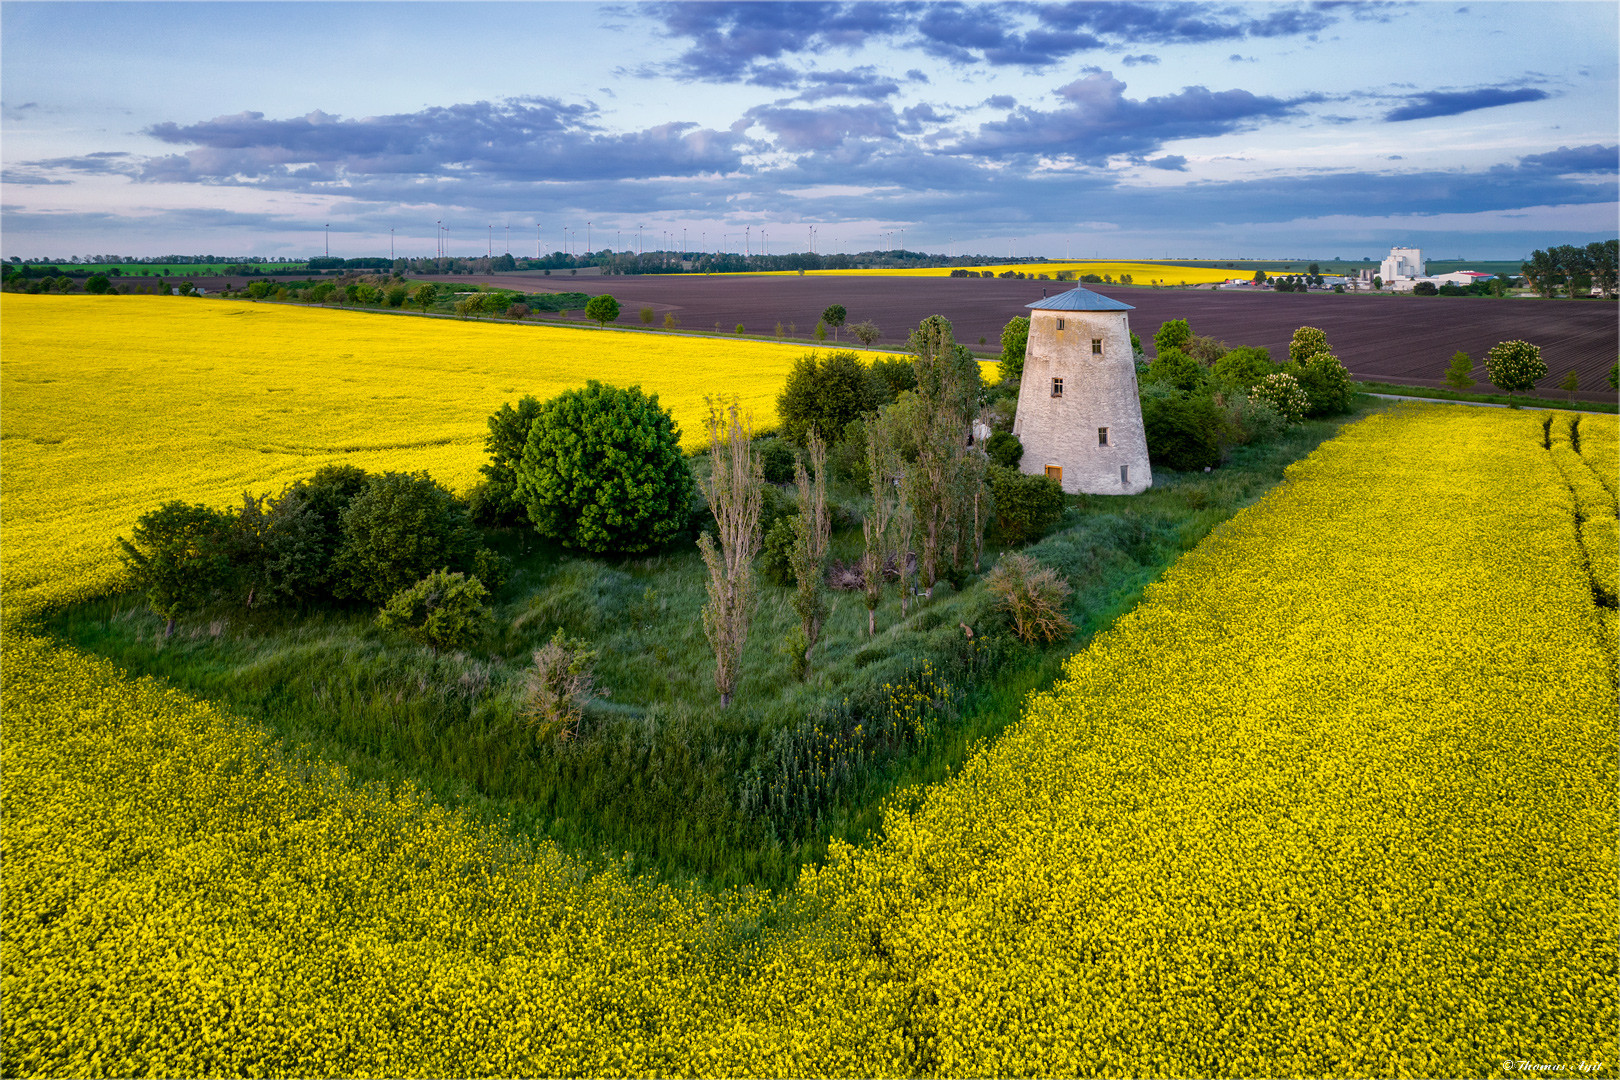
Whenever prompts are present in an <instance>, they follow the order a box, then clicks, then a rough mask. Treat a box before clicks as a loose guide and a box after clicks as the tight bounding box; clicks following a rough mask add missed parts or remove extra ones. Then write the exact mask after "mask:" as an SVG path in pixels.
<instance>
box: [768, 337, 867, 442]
mask: <svg viewBox="0 0 1620 1080" xmlns="http://www.w3.org/2000/svg"><path fill="white" fill-rule="evenodd" d="M887 397H888V394H887V385H886V384H885V383H884V382H883V381H882V380H881V379H880V378H878V377H877V376H875V375H873V373H872V371H871V370H870V369H869V368H868V367H867V366H866V365H865V364H863V363H861V358H860V357H859V356H857V355H856V354H855V353H853V352H835V353H831V354H829V355H828V356H827V357H826V358H825V359H823V358H822V357H821V356H820V355H819V354H817V353H808V354H806V355H804V356H801V357H799V359H797V360H795V361H794V363H793V369H792V370H791V371H790V372H788V377H787V382H786V383H785V384H784V385H783V387H782V393H781V394H780V395H779V396H778V397H777V399H776V415H777V418H778V419H779V420H780V421H781V423H782V434H783V435H784V436H786V437H787V438H789V439H791V440H792V441H794V442H796V443H798V444H799V445H801V446H803V445H804V444H805V440H806V439H807V438H808V436H809V434H810V432H811V431H818V432H820V433H821V436H822V438H823V439H825V440H827V441H829V442H836V441H837V440H838V439H839V438H840V437H841V436H842V435H843V433H844V429H845V428H846V427H847V426H849V424H850V422H851V421H853V420H857V419H859V418H860V416H861V415H862V414H863V413H866V412H870V411H871V410H873V409H875V408H877V407H878V406H879V405H881V404H883V403H884V401H885V400H886V399H887Z"/></svg>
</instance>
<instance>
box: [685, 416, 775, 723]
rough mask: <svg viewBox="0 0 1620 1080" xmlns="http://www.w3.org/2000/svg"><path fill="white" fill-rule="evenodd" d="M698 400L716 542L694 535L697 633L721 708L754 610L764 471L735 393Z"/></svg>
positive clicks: (727, 700)
mask: <svg viewBox="0 0 1620 1080" xmlns="http://www.w3.org/2000/svg"><path fill="white" fill-rule="evenodd" d="M704 400H705V402H706V403H707V404H708V406H709V462H710V465H711V469H710V471H709V478H708V479H707V480H706V481H705V482H704V485H703V493H704V495H706V496H707V497H708V500H709V508H710V510H712V511H713V512H714V522H715V525H716V527H717V528H716V532H717V535H718V536H719V538H720V543H719V546H718V547H716V546H715V541H714V540H713V539H711V538H710V536H709V534H708V533H707V532H705V533H702V534H700V535H699V536H698V550H699V551H701V552H702V553H703V563H704V565H705V566H707V567H708V569H709V602H708V603H707V604H705V605H704V606H703V633H704V636H705V637H707V638H708V639H709V644H710V645H711V646H712V647H713V648H714V685H715V688H716V689H718V690H719V691H720V707H721V708H722V709H723V708H725V707H726V706H728V705H730V704H731V696H732V694H733V693H735V692H736V689H737V678H738V676H739V675H740V674H741V670H742V653H743V645H744V644H745V643H746V642H747V640H748V626H749V623H750V622H752V620H753V616H754V556H755V555H756V554H758V553H759V547H760V513H761V510H762V508H763V506H764V501H765V495H764V489H765V472H764V466H763V465H762V464H761V461H760V457H759V455H758V454H756V453H754V449H753V431H752V430H751V425H750V424H749V423H747V422H746V421H744V420H743V419H741V418H740V417H739V416H738V412H737V402H736V399H733V400H732V402H731V405H730V406H729V407H728V408H727V409H725V410H724V412H722V410H721V409H720V408H719V406H718V405H717V403H716V402H715V401H714V400H713V399H711V398H705V399H704Z"/></svg>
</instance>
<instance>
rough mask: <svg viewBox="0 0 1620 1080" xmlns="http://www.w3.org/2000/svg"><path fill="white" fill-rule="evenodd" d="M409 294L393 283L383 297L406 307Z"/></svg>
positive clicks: (392, 303) (390, 304) (390, 305)
mask: <svg viewBox="0 0 1620 1080" xmlns="http://www.w3.org/2000/svg"><path fill="white" fill-rule="evenodd" d="M254 284H255V285H266V284H267V283H266V282H263V281H255V282H254ZM249 291H251V290H249ZM409 295H410V293H409V292H407V291H406V289H405V286H403V285H392V286H389V288H388V291H387V292H385V293H384V294H383V299H384V300H386V301H387V302H388V306H389V307H404V306H405V299H406V297H407V296H409ZM524 314H528V312H527V311H525V312H524Z"/></svg>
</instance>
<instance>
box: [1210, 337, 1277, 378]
mask: <svg viewBox="0 0 1620 1080" xmlns="http://www.w3.org/2000/svg"><path fill="white" fill-rule="evenodd" d="M1276 370H1277V367H1276V365H1275V364H1273V363H1272V362H1271V354H1270V353H1269V352H1267V351H1266V350H1265V349H1262V348H1259V347H1257V346H1251V345H1240V346H1238V347H1237V348H1235V349H1232V350H1230V351H1228V352H1227V353H1226V354H1225V355H1224V356H1222V357H1221V358H1220V359H1219V360H1217V361H1215V381H1216V382H1218V383H1220V384H1221V385H1222V386H1228V387H1233V388H1238V389H1245V388H1247V387H1250V386H1253V385H1254V384H1255V383H1257V382H1259V381H1260V380H1261V379H1263V378H1265V377H1266V376H1267V375H1270V374H1271V373H1272V372H1273V371H1276Z"/></svg>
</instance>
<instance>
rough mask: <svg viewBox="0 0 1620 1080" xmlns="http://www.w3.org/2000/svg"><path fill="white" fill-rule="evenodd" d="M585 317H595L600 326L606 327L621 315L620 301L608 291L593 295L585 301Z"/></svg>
mask: <svg viewBox="0 0 1620 1080" xmlns="http://www.w3.org/2000/svg"><path fill="white" fill-rule="evenodd" d="M585 317H586V318H587V319H595V320H596V324H597V325H598V326H602V327H605V326H607V324H608V323H610V322H613V321H614V320H615V319H617V318H618V317H619V302H618V301H617V300H615V299H613V297H611V296H609V295H607V294H606V293H603V294H602V295H601V296H593V297H591V298H590V299H589V300H588V301H586V303H585Z"/></svg>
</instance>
